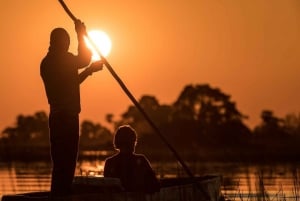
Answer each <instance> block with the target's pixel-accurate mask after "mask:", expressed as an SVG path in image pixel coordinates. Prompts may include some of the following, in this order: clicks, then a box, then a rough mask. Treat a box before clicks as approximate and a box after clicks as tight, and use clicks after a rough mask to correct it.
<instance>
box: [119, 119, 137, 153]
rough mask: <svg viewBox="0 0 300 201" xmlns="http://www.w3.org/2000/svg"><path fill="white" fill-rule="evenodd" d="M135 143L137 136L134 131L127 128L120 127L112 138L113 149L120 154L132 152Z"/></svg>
mask: <svg viewBox="0 0 300 201" xmlns="http://www.w3.org/2000/svg"><path fill="white" fill-rule="evenodd" d="M136 143H137V134H136V132H135V130H134V129H133V128H132V127H131V126H129V125H124V126H120V127H119V128H118V129H117V130H116V133H115V136H114V147H115V148H116V149H118V150H120V151H121V152H134V148H135V145H136Z"/></svg>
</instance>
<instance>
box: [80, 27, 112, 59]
mask: <svg viewBox="0 0 300 201" xmlns="http://www.w3.org/2000/svg"><path fill="white" fill-rule="evenodd" d="M88 35H89V37H90V39H91V40H92V41H93V43H94V45H95V46H96V47H97V48H98V50H99V51H100V52H101V54H102V55H103V56H104V57H106V56H108V54H109V52H110V50H111V40H110V38H109V36H108V35H107V34H106V33H105V32H103V31H100V30H92V31H89V32H88ZM85 42H86V44H87V46H88V47H89V48H90V49H91V50H92V52H93V56H92V60H93V61H96V60H99V59H100V56H99V54H98V52H97V50H95V48H94V47H93V45H92V44H91V43H90V41H89V40H88V39H85Z"/></svg>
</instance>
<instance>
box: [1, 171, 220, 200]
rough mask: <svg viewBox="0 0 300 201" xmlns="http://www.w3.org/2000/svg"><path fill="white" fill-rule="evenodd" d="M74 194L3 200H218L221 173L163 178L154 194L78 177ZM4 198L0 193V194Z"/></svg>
mask: <svg viewBox="0 0 300 201" xmlns="http://www.w3.org/2000/svg"><path fill="white" fill-rule="evenodd" d="M73 188H74V192H76V193H74V194H72V195H70V196H67V197H61V198H55V199H50V198H49V192H31V193H24V194H15V195H4V196H2V199H1V198H0V201H29V200H30V201H50V200H51V201H52V200H54V201H202V200H203V201H219V200H220V199H221V197H222V196H221V176H218V175H207V176H202V177H196V178H165V179H161V189H160V191H159V192H157V193H154V194H144V193H136V192H124V191H123V190H122V186H121V183H120V180H119V179H116V178H104V177H97V176H93V177H91V176H76V177H75V178H74V183H73ZM0 197H1V196H0Z"/></svg>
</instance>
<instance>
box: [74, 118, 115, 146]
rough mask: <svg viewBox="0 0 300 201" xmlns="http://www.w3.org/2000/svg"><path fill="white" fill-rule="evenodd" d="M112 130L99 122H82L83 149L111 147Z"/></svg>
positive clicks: (81, 137)
mask: <svg viewBox="0 0 300 201" xmlns="http://www.w3.org/2000/svg"><path fill="white" fill-rule="evenodd" d="M112 138H113V136H112V134H111V132H110V131H109V130H108V129H107V128H105V127H103V126H101V124H99V123H93V122H91V121H88V120H85V121H83V122H82V123H81V132H80V141H79V143H80V146H81V148H83V149H96V150H98V149H104V148H108V147H111V144H112Z"/></svg>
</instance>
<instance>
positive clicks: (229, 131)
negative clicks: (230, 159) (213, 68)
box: [173, 84, 250, 143]
mask: <svg viewBox="0 0 300 201" xmlns="http://www.w3.org/2000/svg"><path fill="white" fill-rule="evenodd" d="M173 106H174V113H173V121H174V122H175V123H173V125H174V126H175V125H176V126H177V127H179V129H177V135H179V136H182V137H183V135H185V136H186V134H187V133H188V134H189V135H190V136H189V137H192V138H193V139H197V140H198V142H201V141H202V142H203V143H214V142H217V143H220V142H222V143H232V142H236V140H239V141H242V139H243V138H244V140H245V139H246V138H247V137H249V135H250V130H249V129H248V128H247V127H246V126H245V125H244V123H243V120H244V119H245V118H247V117H246V116H245V115H243V114H242V113H241V112H240V111H239V110H238V109H237V108H236V105H235V103H234V102H233V101H231V100H230V95H227V94H225V93H223V92H222V91H221V90H220V89H218V88H212V87H210V86H209V85H208V84H203V85H187V86H186V87H185V88H184V89H183V91H182V92H181V93H180V95H179V97H178V99H177V101H176V102H175V103H174V105H173ZM178 132H180V133H178ZM182 137H179V139H178V140H180V139H183V138H182ZM186 137H188V136H186ZM204 140H205V141H204Z"/></svg>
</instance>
